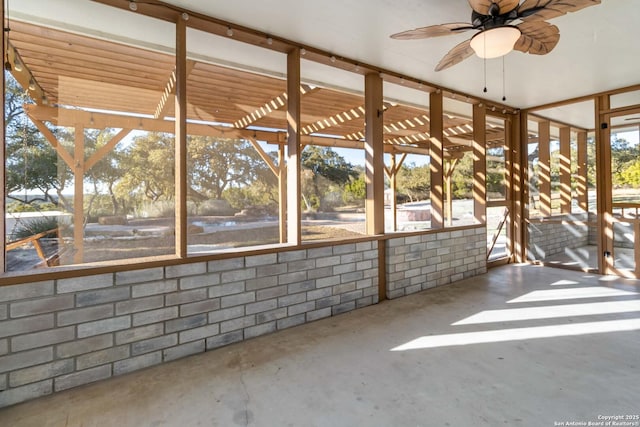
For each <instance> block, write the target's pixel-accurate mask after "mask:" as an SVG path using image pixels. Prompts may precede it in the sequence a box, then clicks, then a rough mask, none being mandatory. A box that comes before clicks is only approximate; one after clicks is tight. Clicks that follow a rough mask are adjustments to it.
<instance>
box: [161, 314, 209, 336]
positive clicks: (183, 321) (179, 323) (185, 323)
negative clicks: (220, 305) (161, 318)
mask: <svg viewBox="0 0 640 427" xmlns="http://www.w3.org/2000/svg"><path fill="white" fill-rule="evenodd" d="M207 317H208V316H207V313H200V314H196V315H194V316H189V317H182V318H180V319H174V320H169V321H167V322H165V333H172V332H178V331H184V330H186V329H193V328H197V327H198V326H204V325H206V324H207Z"/></svg>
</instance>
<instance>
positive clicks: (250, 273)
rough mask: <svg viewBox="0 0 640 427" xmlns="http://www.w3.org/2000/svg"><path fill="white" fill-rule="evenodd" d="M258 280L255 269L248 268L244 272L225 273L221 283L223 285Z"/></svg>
mask: <svg viewBox="0 0 640 427" xmlns="http://www.w3.org/2000/svg"><path fill="white" fill-rule="evenodd" d="M255 278H256V269H255V268H246V269H243V270H234V271H225V272H224V273H222V277H221V278H220V281H221V282H222V283H230V282H239V281H243V280H248V279H255Z"/></svg>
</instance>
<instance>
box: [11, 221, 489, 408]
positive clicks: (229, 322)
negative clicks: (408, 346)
mask: <svg viewBox="0 0 640 427" xmlns="http://www.w3.org/2000/svg"><path fill="white" fill-rule="evenodd" d="M378 244H379V242H378V241H375V240H374V241H369V242H359V243H346V244H338V245H335V246H333V245H330V246H326V247H314V248H309V249H302V250H289V251H287V250H282V251H280V252H277V253H270V254H262V255H250V256H239V257H236V258H229V259H223V260H214V261H209V262H194V263H190V264H182V265H178V266H165V267H156V268H148V269H143V270H132V271H124V272H117V273H109V274H101V275H94V276H85V277H77V278H69V279H57V280H47V281H42V282H37V283H26V284H20V285H11V286H4V287H0V407H2V406H7V405H11V404H14V403H18V402H22V401H25V400H28V399H32V398H35V397H39V396H43V395H47V394H50V393H53V392H57V391H61V390H65V389H68V388H72V387H76V386H79V385H82V384H87V383H91V382H94V381H98V380H102V379H106V378H109V377H112V376H116V375H120V374H124V373H127V372H132V371H135V370H138V369H142V368H145V367H148V366H153V365H156V364H159V363H162V362H165V361H170V360H174V359H177V358H180V357H184V356H188V355H191V354H195V353H199V352H203V351H206V350H211V349H215V348H218V347H221V346H224V345H227V344H230V343H234V342H238V341H242V340H244V339H249V338H252V337H256V336H259V335H263V334H267V333H271V332H274V331H277V330H281V329H285V328H289V327H292V326H296V325H300V324H303V323H306V322H311V321H314V320H317V319H322V318H325V317H329V316H333V315H337V314H340V313H344V312H348V311H351V310H354V309H357V308H360V307H364V306H368V305H371V304H375V303H377V302H378V299H379V296H378V274H379V266H378V253H379V252H378ZM386 244H387V247H386V250H387V260H386V264H387V265H386V266H385V268H386V269H387V271H388V272H389V273H388V274H387V277H386V279H387V284H388V287H389V288H388V294H389V296H391V297H397V296H400V295H404V294H408V293H411V292H414V291H416V290H419V289H425V288H428V287H431V286H435V285H440V284H444V283H449V282H452V281H455V280H459V279H462V278H464V277H468V276H471V275H474V274H480V273H484V272H485V271H486V264H485V245H486V237H485V229H484V228H478V229H468V230H460V231H446V232H438V233H431V234H426V235H422V236H411V237H399V238H392V239H390V240H389V241H388V242H386Z"/></svg>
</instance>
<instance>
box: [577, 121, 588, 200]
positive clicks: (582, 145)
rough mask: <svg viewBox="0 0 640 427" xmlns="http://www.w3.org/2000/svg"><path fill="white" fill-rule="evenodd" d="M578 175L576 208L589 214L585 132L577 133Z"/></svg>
mask: <svg viewBox="0 0 640 427" xmlns="http://www.w3.org/2000/svg"><path fill="white" fill-rule="evenodd" d="M577 148H578V175H577V177H576V184H577V185H576V187H577V192H578V206H579V207H580V209H582V210H583V211H585V212H589V188H588V183H587V131H580V132H578V147H577Z"/></svg>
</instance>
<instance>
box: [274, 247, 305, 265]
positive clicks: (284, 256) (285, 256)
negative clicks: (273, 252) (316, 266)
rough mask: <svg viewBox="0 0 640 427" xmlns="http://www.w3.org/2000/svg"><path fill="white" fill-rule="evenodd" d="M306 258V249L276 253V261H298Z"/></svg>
mask: <svg viewBox="0 0 640 427" xmlns="http://www.w3.org/2000/svg"><path fill="white" fill-rule="evenodd" d="M306 258H307V251H306V249H302V250H297V251H287V252H280V253H279V254H278V262H289V261H299V260H301V259H306Z"/></svg>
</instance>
